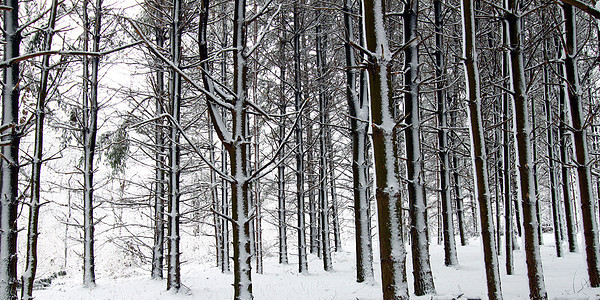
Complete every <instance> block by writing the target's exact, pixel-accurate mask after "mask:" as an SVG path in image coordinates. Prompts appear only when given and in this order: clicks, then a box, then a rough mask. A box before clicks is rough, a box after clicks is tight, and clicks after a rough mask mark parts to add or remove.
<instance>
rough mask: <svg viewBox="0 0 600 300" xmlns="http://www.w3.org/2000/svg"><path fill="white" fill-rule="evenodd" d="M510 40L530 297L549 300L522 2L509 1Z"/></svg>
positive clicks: (517, 153) (516, 0)
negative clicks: (534, 157) (543, 253)
mask: <svg viewBox="0 0 600 300" xmlns="http://www.w3.org/2000/svg"><path fill="white" fill-rule="evenodd" d="M507 4H508V5H507V8H508V10H509V13H508V15H507V19H506V21H507V23H508V40H509V50H510V69H511V72H510V74H511V76H510V77H511V81H512V89H513V91H514V94H513V101H514V102H513V103H514V106H513V107H514V118H513V119H514V126H515V140H516V143H517V147H516V149H517V152H516V155H517V158H518V165H517V169H518V170H519V183H520V184H519V185H518V187H519V199H520V200H521V202H522V203H523V227H524V229H525V256H526V261H527V277H528V278H529V297H530V298H531V299H547V298H548V295H547V293H546V285H545V283H544V272H543V269H542V258H541V256H540V247H539V238H540V237H539V232H538V227H539V224H538V221H537V217H536V215H537V213H536V211H537V201H538V200H537V195H536V192H535V186H534V185H535V183H534V170H533V168H534V163H535V162H534V161H533V157H532V151H533V150H532V146H533V145H532V143H531V138H530V136H531V134H532V128H531V125H530V123H529V110H528V106H527V102H528V98H529V97H528V95H527V90H526V83H525V68H524V66H523V52H522V48H521V37H520V35H521V32H522V31H521V17H520V13H521V12H520V9H521V7H520V4H519V0H507Z"/></svg>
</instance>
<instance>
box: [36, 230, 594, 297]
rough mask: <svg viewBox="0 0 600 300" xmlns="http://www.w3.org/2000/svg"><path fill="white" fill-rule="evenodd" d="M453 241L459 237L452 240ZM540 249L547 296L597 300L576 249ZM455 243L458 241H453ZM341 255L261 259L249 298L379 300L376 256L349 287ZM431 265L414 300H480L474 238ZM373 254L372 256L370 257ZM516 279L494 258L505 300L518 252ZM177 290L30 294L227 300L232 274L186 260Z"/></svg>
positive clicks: (524, 292) (66, 281)
mask: <svg viewBox="0 0 600 300" xmlns="http://www.w3.org/2000/svg"><path fill="white" fill-rule="evenodd" d="M457 240H458V238H457ZM544 241H545V244H544V245H543V246H542V247H541V252H542V259H543V268H544V275H545V282H546V289H547V291H548V295H549V297H550V299H600V288H596V289H593V288H590V287H589V284H588V280H587V268H586V263H585V255H584V253H583V247H582V246H583V244H582V243H581V241H580V243H579V245H580V252H579V253H569V252H566V253H565V256H564V257H562V258H557V257H556V251H555V248H554V239H553V236H552V235H551V234H545V235H544ZM457 242H458V241H457ZM345 246H346V248H345V249H344V251H341V252H338V253H334V256H333V257H334V271H332V272H325V271H323V267H322V262H321V260H319V259H318V258H317V257H316V256H313V255H311V256H310V257H309V261H310V262H309V263H310V265H309V270H310V272H309V274H308V275H299V274H298V271H297V265H296V264H294V259H295V257H294V256H292V257H291V263H290V264H289V265H279V264H278V263H277V257H265V260H264V274H255V273H254V274H252V278H253V291H254V296H255V298H256V299H298V300H300V299H306V300H317V299H327V300H329V299H342V300H351V299H360V300H366V299H381V287H380V284H381V280H380V278H379V263H378V262H379V259H378V255H377V254H376V255H375V258H376V259H375V274H376V275H375V282H373V283H356V280H355V272H356V271H355V270H356V268H355V266H354V264H355V258H354V252H353V250H354V249H353V248H351V247H353V245H350V244H349V245H345ZM430 251H431V267H432V269H433V274H434V279H435V284H436V288H437V291H438V295H435V296H431V295H429V296H424V297H414V298H415V299H453V298H456V299H486V298H487V296H486V283H485V273H484V270H485V269H484V264H483V259H482V255H483V254H482V246H481V242H480V240H479V239H471V240H470V243H469V245H467V246H462V247H461V246H458V260H459V263H460V265H459V266H457V267H445V266H444V264H443V256H444V253H443V246H441V245H437V244H435V242H434V244H432V245H431V247H430ZM375 253H378V252H375ZM514 257H515V274H514V275H510V276H508V275H506V269H505V267H504V262H505V256H504V255H501V256H499V263H500V273H501V274H502V292H503V295H504V299H528V298H529V297H528V294H529V290H528V284H527V282H528V281H527V273H526V272H527V271H526V267H525V255H524V252H523V250H522V247H521V250H517V251H514ZM406 265H407V270H408V272H407V273H408V274H407V275H408V276H407V277H408V281H409V289H410V291H411V292H412V290H413V289H412V275H411V274H412V271H411V270H412V264H411V261H410V253H409V256H408V259H407V262H406ZM181 277H182V281H183V285H184V288H182V290H181V291H180V292H179V293H178V294H173V293H171V292H167V291H165V286H166V282H165V280H162V281H158V280H151V279H149V276H132V277H127V278H102V277H99V278H98V279H97V286H96V287H95V288H93V289H85V288H82V287H81V278H80V276H79V274H70V275H67V276H64V277H61V278H58V279H56V280H55V281H54V282H53V283H52V285H51V286H50V287H48V288H47V289H44V290H36V291H34V296H35V298H36V299H38V300H42V299H86V300H87V299H111V300H118V299H144V300H150V299H161V300H162V299H165V300H167V299H177V300H188V299H202V300H210V299H232V298H233V287H232V282H233V274H231V273H230V274H222V273H221V272H220V271H219V269H217V268H216V267H214V266H213V264H207V263H204V264H203V263H195V262H194V261H188V262H186V263H185V264H184V265H183V266H182V276H181ZM413 296H414V295H413Z"/></svg>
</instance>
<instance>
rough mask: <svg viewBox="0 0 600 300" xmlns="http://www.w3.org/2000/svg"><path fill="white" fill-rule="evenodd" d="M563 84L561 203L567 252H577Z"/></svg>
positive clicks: (559, 52) (560, 49) (561, 102)
mask: <svg viewBox="0 0 600 300" xmlns="http://www.w3.org/2000/svg"><path fill="white" fill-rule="evenodd" d="M562 48H563V46H562V45H558V49H559V50H558V55H559V58H560V59H562V56H563V53H564V51H563V49H562ZM558 73H559V75H560V77H561V78H562V77H565V74H564V73H565V70H564V67H561V68H559V70H558ZM564 85H565V83H564V82H563V83H562V85H561V92H560V93H559V95H558V101H559V103H558V105H559V108H560V125H559V127H558V135H559V139H560V161H561V177H562V192H563V193H562V194H563V202H564V204H565V223H567V241H568V243H569V252H573V253H574V252H578V251H579V245H578V243H577V226H576V224H575V218H576V212H575V199H573V194H572V193H571V187H570V186H569V182H571V172H570V170H569V154H570V147H569V141H568V140H569V138H570V134H569V132H568V131H567V126H570V124H571V118H570V115H569V112H568V111H569V106H568V105H569V104H568V103H567V100H568V99H567V97H568V94H567V88H566V87H565V86H564Z"/></svg>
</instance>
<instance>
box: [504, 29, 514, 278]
mask: <svg viewBox="0 0 600 300" xmlns="http://www.w3.org/2000/svg"><path fill="white" fill-rule="evenodd" d="M502 44H503V45H508V26H507V24H506V23H504V22H503V23H502ZM502 76H503V77H504V78H507V77H508V76H509V71H508V54H507V53H506V52H503V53H502ZM503 87H504V88H506V89H508V88H509V85H508V84H507V83H506V81H503ZM509 111H510V97H509V95H508V93H502V120H501V121H502V122H503V125H502V155H501V156H502V167H503V168H502V192H503V200H504V230H505V231H504V239H505V242H506V243H505V245H506V248H505V250H506V264H505V265H506V274H507V275H512V274H513V272H514V258H513V257H514V255H513V248H514V245H513V241H514V235H515V233H514V227H513V216H514V213H513V201H512V186H511V170H510V165H511V157H510V148H509V144H510V132H512V126H511V122H509V117H510V114H509Z"/></svg>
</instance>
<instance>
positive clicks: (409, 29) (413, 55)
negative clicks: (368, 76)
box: [403, 0, 435, 296]
mask: <svg viewBox="0 0 600 300" xmlns="http://www.w3.org/2000/svg"><path fill="white" fill-rule="evenodd" d="M418 11H419V1H418V0H411V1H409V2H408V3H407V4H406V5H405V8H404V14H403V16H404V42H405V43H407V45H406V46H405V48H404V59H405V61H404V90H405V91H406V92H405V93H404V111H405V114H407V118H406V125H407V128H406V129H405V131H404V133H405V141H406V157H407V159H406V170H407V176H408V199H409V206H410V217H411V218H410V219H411V223H410V225H411V226H410V237H411V241H412V243H411V248H412V262H413V274H414V277H415V280H414V287H415V295H417V296H422V295H425V294H434V293H435V285H434V282H433V275H432V274H431V266H430V264H429V242H428V240H427V211H426V209H425V208H426V207H427V204H426V199H425V187H424V183H423V181H424V178H423V176H424V175H423V171H424V170H423V156H422V151H421V139H420V135H421V120H420V112H419V82H417V80H418V70H419V53H418V51H419V50H418V42H417V41H416V38H417V14H418Z"/></svg>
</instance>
